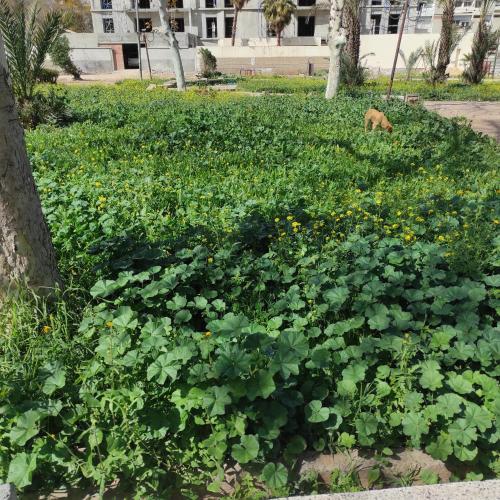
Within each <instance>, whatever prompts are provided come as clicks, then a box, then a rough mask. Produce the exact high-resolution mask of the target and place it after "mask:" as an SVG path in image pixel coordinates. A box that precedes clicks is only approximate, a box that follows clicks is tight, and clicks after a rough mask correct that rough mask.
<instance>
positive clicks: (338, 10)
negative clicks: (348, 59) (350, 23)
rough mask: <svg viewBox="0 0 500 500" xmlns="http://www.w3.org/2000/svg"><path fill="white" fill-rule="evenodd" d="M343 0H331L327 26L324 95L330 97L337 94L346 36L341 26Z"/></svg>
mask: <svg viewBox="0 0 500 500" xmlns="http://www.w3.org/2000/svg"><path fill="white" fill-rule="evenodd" d="M343 8H344V0H331V6H330V23H329V26H328V48H329V50H330V64H329V66H328V83H327V85H326V93H325V97H326V98H327V99H331V98H332V97H334V96H335V95H336V94H337V91H338V88H339V80H340V56H341V54H342V48H343V47H344V45H345V42H346V37H345V33H344V30H343V28H342V26H341V20H342V9H343Z"/></svg>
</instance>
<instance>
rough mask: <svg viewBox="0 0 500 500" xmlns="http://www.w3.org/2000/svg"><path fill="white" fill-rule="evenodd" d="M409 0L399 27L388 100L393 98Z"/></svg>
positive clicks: (404, 6)
mask: <svg viewBox="0 0 500 500" xmlns="http://www.w3.org/2000/svg"><path fill="white" fill-rule="evenodd" d="M409 3H410V2H409V0H405V3H404V5H403V12H402V13H401V17H402V19H401V24H400V25H399V33H398V43H397V44H396V53H395V54H394V62H393V63H392V71H391V79H390V80H389V88H388V89H387V99H389V98H390V97H391V92H392V83H393V82H394V74H395V73H396V64H397V63H398V57H399V48H400V47H401V38H403V31H404V29H405V23H406V14H407V13H408V4H409Z"/></svg>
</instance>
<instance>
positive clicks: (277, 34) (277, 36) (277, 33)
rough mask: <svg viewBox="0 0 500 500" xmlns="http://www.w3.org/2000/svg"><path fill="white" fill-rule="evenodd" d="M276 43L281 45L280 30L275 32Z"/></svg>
mask: <svg viewBox="0 0 500 500" xmlns="http://www.w3.org/2000/svg"><path fill="white" fill-rule="evenodd" d="M276 43H277V45H278V47H281V31H277V32H276Z"/></svg>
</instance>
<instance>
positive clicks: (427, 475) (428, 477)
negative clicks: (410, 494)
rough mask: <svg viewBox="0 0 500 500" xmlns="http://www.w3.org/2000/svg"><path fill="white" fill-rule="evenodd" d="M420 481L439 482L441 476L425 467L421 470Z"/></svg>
mask: <svg viewBox="0 0 500 500" xmlns="http://www.w3.org/2000/svg"><path fill="white" fill-rule="evenodd" d="M419 477H420V481H422V482H423V483H424V484H438V483H439V476H438V475H437V474H436V473H435V472H434V471H432V470H431V469H424V470H423V471H421V472H420V476H419Z"/></svg>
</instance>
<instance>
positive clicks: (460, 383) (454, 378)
mask: <svg viewBox="0 0 500 500" xmlns="http://www.w3.org/2000/svg"><path fill="white" fill-rule="evenodd" d="M447 383H448V385H449V386H450V387H451V388H452V389H453V390H454V391H455V392H458V393H459V394H469V393H470V392H472V384H471V383H470V382H469V381H468V380H467V379H466V378H464V377H463V376H462V375H457V374H455V373H449V374H448V380H447Z"/></svg>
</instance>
